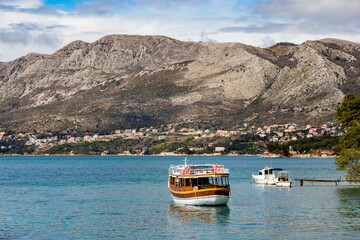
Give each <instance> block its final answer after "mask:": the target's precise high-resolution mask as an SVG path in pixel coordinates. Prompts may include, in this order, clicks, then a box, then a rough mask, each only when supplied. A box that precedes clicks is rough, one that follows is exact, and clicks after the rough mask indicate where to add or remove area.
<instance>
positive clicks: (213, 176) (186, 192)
mask: <svg viewBox="0 0 360 240" xmlns="http://www.w3.org/2000/svg"><path fill="white" fill-rule="evenodd" d="M168 187H169V189H170V192H171V195H172V197H173V199H174V202H175V203H178V204H183V205H198V206H205V205H207V206H214V205H226V204H227V202H228V200H229V195H230V184H229V169H226V168H224V166H222V165H213V164H196V165H195V164H187V159H186V158H185V165H177V166H174V165H171V166H170V168H169V184H168Z"/></svg>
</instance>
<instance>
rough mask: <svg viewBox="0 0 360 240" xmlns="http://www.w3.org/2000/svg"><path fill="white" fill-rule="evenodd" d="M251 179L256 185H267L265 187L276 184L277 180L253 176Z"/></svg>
mask: <svg viewBox="0 0 360 240" xmlns="http://www.w3.org/2000/svg"><path fill="white" fill-rule="evenodd" d="M253 179H254V181H255V183H256V184H267V185H275V184H276V182H277V178H265V179H264V178H257V176H253Z"/></svg>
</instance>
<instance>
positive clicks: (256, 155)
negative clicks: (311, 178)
mask: <svg viewBox="0 0 360 240" xmlns="http://www.w3.org/2000/svg"><path fill="white" fill-rule="evenodd" d="M1 156H12V157H15V156H18V157H23V156H34V157H46V156H50V157H51V156H64V157H70V156H87V157H94V156H97V157H100V156H102V157H106V156H109V157H115V156H121V157H123V156H129V157H134V156H143V157H151V156H159V157H181V156H183V157H186V156H187V157H191V156H195V157H219V156H220V157H221V156H223V157H258V158H336V157H337V156H336V155H318V154H295V155H292V156H289V157H284V156H280V155H278V154H268V155H267V154H266V155H265V154H220V153H215V154H192V155H186V154H175V153H174V154H166V153H165V154H153V155H142V154H113V155H112V154H99V155H87V154H34V155H32V154H24V155H21V154H0V157H1Z"/></svg>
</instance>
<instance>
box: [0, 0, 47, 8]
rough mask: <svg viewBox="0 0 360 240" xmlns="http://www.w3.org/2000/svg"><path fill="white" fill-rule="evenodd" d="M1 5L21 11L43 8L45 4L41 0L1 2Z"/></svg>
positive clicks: (8, 0) (4, 0)
mask: <svg viewBox="0 0 360 240" xmlns="http://www.w3.org/2000/svg"><path fill="white" fill-rule="evenodd" d="M0 5H4V6H9V7H14V8H21V9H35V8H39V7H41V6H43V3H42V1H41V0H0Z"/></svg>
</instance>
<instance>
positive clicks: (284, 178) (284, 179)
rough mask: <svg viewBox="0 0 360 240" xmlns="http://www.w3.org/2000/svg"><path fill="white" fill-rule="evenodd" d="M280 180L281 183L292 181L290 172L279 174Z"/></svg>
mask: <svg viewBox="0 0 360 240" xmlns="http://www.w3.org/2000/svg"><path fill="white" fill-rule="evenodd" d="M278 180H279V182H287V181H289V180H290V174H289V172H285V171H283V172H279V173H278Z"/></svg>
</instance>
